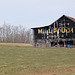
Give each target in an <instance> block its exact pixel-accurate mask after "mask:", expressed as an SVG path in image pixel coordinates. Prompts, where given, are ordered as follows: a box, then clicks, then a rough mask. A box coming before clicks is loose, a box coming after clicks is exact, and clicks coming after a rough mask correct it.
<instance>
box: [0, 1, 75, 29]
mask: <svg viewBox="0 0 75 75" xmlns="http://www.w3.org/2000/svg"><path fill="white" fill-rule="evenodd" d="M63 14H64V15H67V16H71V17H74V18H75V0H0V26H2V25H3V24H4V21H5V23H6V24H11V25H19V24H20V25H22V26H24V27H27V28H32V27H36V26H43V25H48V24H51V23H52V22H54V21H55V20H57V19H58V18H59V17H61V16H62V15H63Z"/></svg>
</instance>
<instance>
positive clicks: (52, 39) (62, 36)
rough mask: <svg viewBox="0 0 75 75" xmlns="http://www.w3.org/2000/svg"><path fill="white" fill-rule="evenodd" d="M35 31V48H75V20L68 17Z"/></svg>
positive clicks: (34, 29) (36, 28) (37, 28)
mask: <svg viewBox="0 0 75 75" xmlns="http://www.w3.org/2000/svg"><path fill="white" fill-rule="evenodd" d="M32 29H33V33H34V36H33V40H34V47H71V48H74V47H75V19H74V18H72V17H69V16H66V15H63V16H61V17H60V18H59V19H58V20H56V21H55V22H53V23H52V24H50V25H47V26H43V27H35V28H32Z"/></svg>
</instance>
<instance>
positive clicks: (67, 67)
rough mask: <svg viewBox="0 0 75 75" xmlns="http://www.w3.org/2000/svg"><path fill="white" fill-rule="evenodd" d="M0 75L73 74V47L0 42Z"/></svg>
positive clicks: (74, 52)
mask: <svg viewBox="0 0 75 75" xmlns="http://www.w3.org/2000/svg"><path fill="white" fill-rule="evenodd" d="M0 75H75V49H70V48H33V47H32V45H29V44H14V43H0Z"/></svg>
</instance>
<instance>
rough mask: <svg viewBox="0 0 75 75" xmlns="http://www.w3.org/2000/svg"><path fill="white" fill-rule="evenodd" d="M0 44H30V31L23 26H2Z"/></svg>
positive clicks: (0, 28)
mask: <svg viewBox="0 0 75 75" xmlns="http://www.w3.org/2000/svg"><path fill="white" fill-rule="evenodd" d="M0 42H3V43H4V42H5V43H28V44H30V43H32V32H31V29H26V28H24V27H23V26H21V25H19V26H13V25H5V24H4V25H3V26H2V27H0Z"/></svg>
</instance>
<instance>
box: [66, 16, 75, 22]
mask: <svg viewBox="0 0 75 75" xmlns="http://www.w3.org/2000/svg"><path fill="white" fill-rule="evenodd" d="M66 17H67V18H69V19H71V20H72V21H74V22H75V18H73V17H69V16H66Z"/></svg>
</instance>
